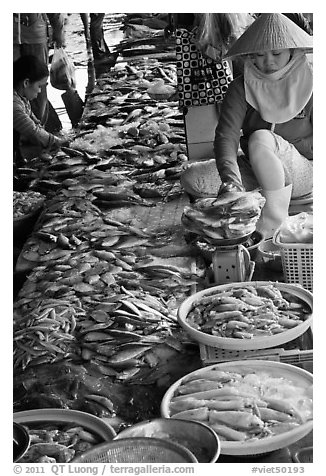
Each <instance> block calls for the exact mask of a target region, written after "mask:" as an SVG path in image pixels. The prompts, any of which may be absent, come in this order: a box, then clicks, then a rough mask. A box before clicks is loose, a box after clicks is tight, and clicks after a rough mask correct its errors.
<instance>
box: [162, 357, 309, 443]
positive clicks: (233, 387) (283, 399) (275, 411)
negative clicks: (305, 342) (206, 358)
mask: <svg viewBox="0 0 326 476" xmlns="http://www.w3.org/2000/svg"><path fill="white" fill-rule="evenodd" d="M168 411H169V416H170V417H172V418H180V419H186V420H195V421H200V422H203V423H206V424H207V425H209V426H210V427H211V428H213V430H214V431H215V432H216V433H217V434H218V436H219V437H220V438H221V440H224V441H250V440H252V441H254V440H255V439H262V438H268V437H272V436H274V435H278V434H280V433H284V432H286V431H289V430H292V429H295V428H298V427H299V426H300V425H301V424H302V423H304V422H307V421H309V420H312V386H308V385H306V386H304V385H303V384H302V383H301V384H300V383H299V382H297V381H296V382H295V381H292V380H291V379H290V378H289V377H285V376H276V375H273V374H270V373H269V372H268V371H263V370H256V369H254V368H253V369H250V368H245V367H243V368H241V365H240V364H239V368H238V369H237V371H234V372H229V371H223V370H219V369H217V368H207V369H204V370H200V371H198V372H194V373H193V374H192V375H191V374H190V375H189V376H186V377H184V378H183V379H182V381H181V384H180V385H179V386H178V388H177V389H176V391H175V393H174V395H173V396H172V398H171V400H170V402H169V410H168Z"/></svg>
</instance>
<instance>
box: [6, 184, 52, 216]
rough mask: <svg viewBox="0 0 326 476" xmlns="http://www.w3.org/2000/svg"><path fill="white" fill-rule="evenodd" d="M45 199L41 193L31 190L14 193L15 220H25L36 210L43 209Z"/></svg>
mask: <svg viewBox="0 0 326 476" xmlns="http://www.w3.org/2000/svg"><path fill="white" fill-rule="evenodd" d="M44 200H45V197H44V196H43V195H42V194H41V193H39V192H34V191H33V190H29V191H27V192H18V191H14V192H13V218H14V220H15V219H17V218H23V217H25V216H26V215H29V214H31V213H33V212H35V210H38V209H39V208H40V207H42V205H43V203H44Z"/></svg>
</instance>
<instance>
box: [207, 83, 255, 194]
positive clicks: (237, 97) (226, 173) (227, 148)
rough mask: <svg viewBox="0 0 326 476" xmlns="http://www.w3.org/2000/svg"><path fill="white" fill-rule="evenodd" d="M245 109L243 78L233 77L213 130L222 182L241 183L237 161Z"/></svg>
mask: <svg viewBox="0 0 326 476" xmlns="http://www.w3.org/2000/svg"><path fill="white" fill-rule="evenodd" d="M246 111H247V103H246V100H245V95H244V88H243V79H242V78H237V79H235V80H234V81H233V82H232V83H231V84H230V86H229V88H228V91H227V93H226V95H225V97H224V100H223V104H222V110H221V115H220V119H219V122H218V125H217V127H216V131H215V141H214V152H215V160H216V166H217V169H218V172H219V174H220V177H221V180H222V182H233V183H235V184H236V185H240V186H241V185H242V181H241V174H240V171H239V167H238V163H237V152H238V147H239V140H240V133H241V129H242V124H243V121H244V118H245V115H246Z"/></svg>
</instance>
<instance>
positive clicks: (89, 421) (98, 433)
mask: <svg viewBox="0 0 326 476" xmlns="http://www.w3.org/2000/svg"><path fill="white" fill-rule="evenodd" d="M13 420H14V423H18V424H20V425H23V426H25V427H27V428H28V429H30V430H32V429H43V426H44V427H45V428H46V427H48V426H51V427H55V428H58V429H60V428H61V427H65V426H66V425H69V426H70V425H71V426H72V427H82V428H83V429H84V430H86V431H87V432H89V433H90V434H91V435H93V436H94V437H95V438H96V439H97V440H98V443H94V447H96V445H97V446H98V445H99V444H102V443H103V442H107V441H111V440H112V439H113V438H114V437H115V436H116V432H115V431H114V429H113V428H112V427H111V426H110V425H108V424H107V423H105V422H104V421H102V419H101V418H98V417H96V416H94V415H91V414H89V413H85V412H82V411H78V410H68V409H61V408H58V409H57V408H40V409H37V410H26V411H22V412H16V413H14V414H13ZM60 446H61V445H58V447H60ZM32 447H33V444H31V445H30V447H29V448H30V449H32ZM28 455H29V451H27V452H26V454H25V457H27V458H28ZM30 462H33V461H30Z"/></svg>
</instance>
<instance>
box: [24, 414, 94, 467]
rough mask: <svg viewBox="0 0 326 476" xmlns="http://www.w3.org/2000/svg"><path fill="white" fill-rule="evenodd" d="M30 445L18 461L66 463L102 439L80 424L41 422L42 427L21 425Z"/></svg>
mask: <svg viewBox="0 0 326 476" xmlns="http://www.w3.org/2000/svg"><path fill="white" fill-rule="evenodd" d="M23 426H24V427H25V428H26V430H27V432H28V434H29V437H30V446H29V448H28V450H27V452H26V454H25V455H24V456H23V457H22V458H21V459H20V460H19V462H20V463H68V462H69V461H71V460H72V459H73V458H75V457H77V456H78V455H80V454H82V453H84V452H85V451H88V450H90V449H91V448H93V447H94V446H96V445H99V444H101V443H103V439H102V438H101V437H99V436H98V435H95V434H94V433H93V432H91V431H88V430H86V429H85V428H83V427H82V426H77V425H74V424H62V425H59V424H54V423H46V422H45V423H43V424H42V428H33V427H32V426H31V425H27V424H24V425H23Z"/></svg>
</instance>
